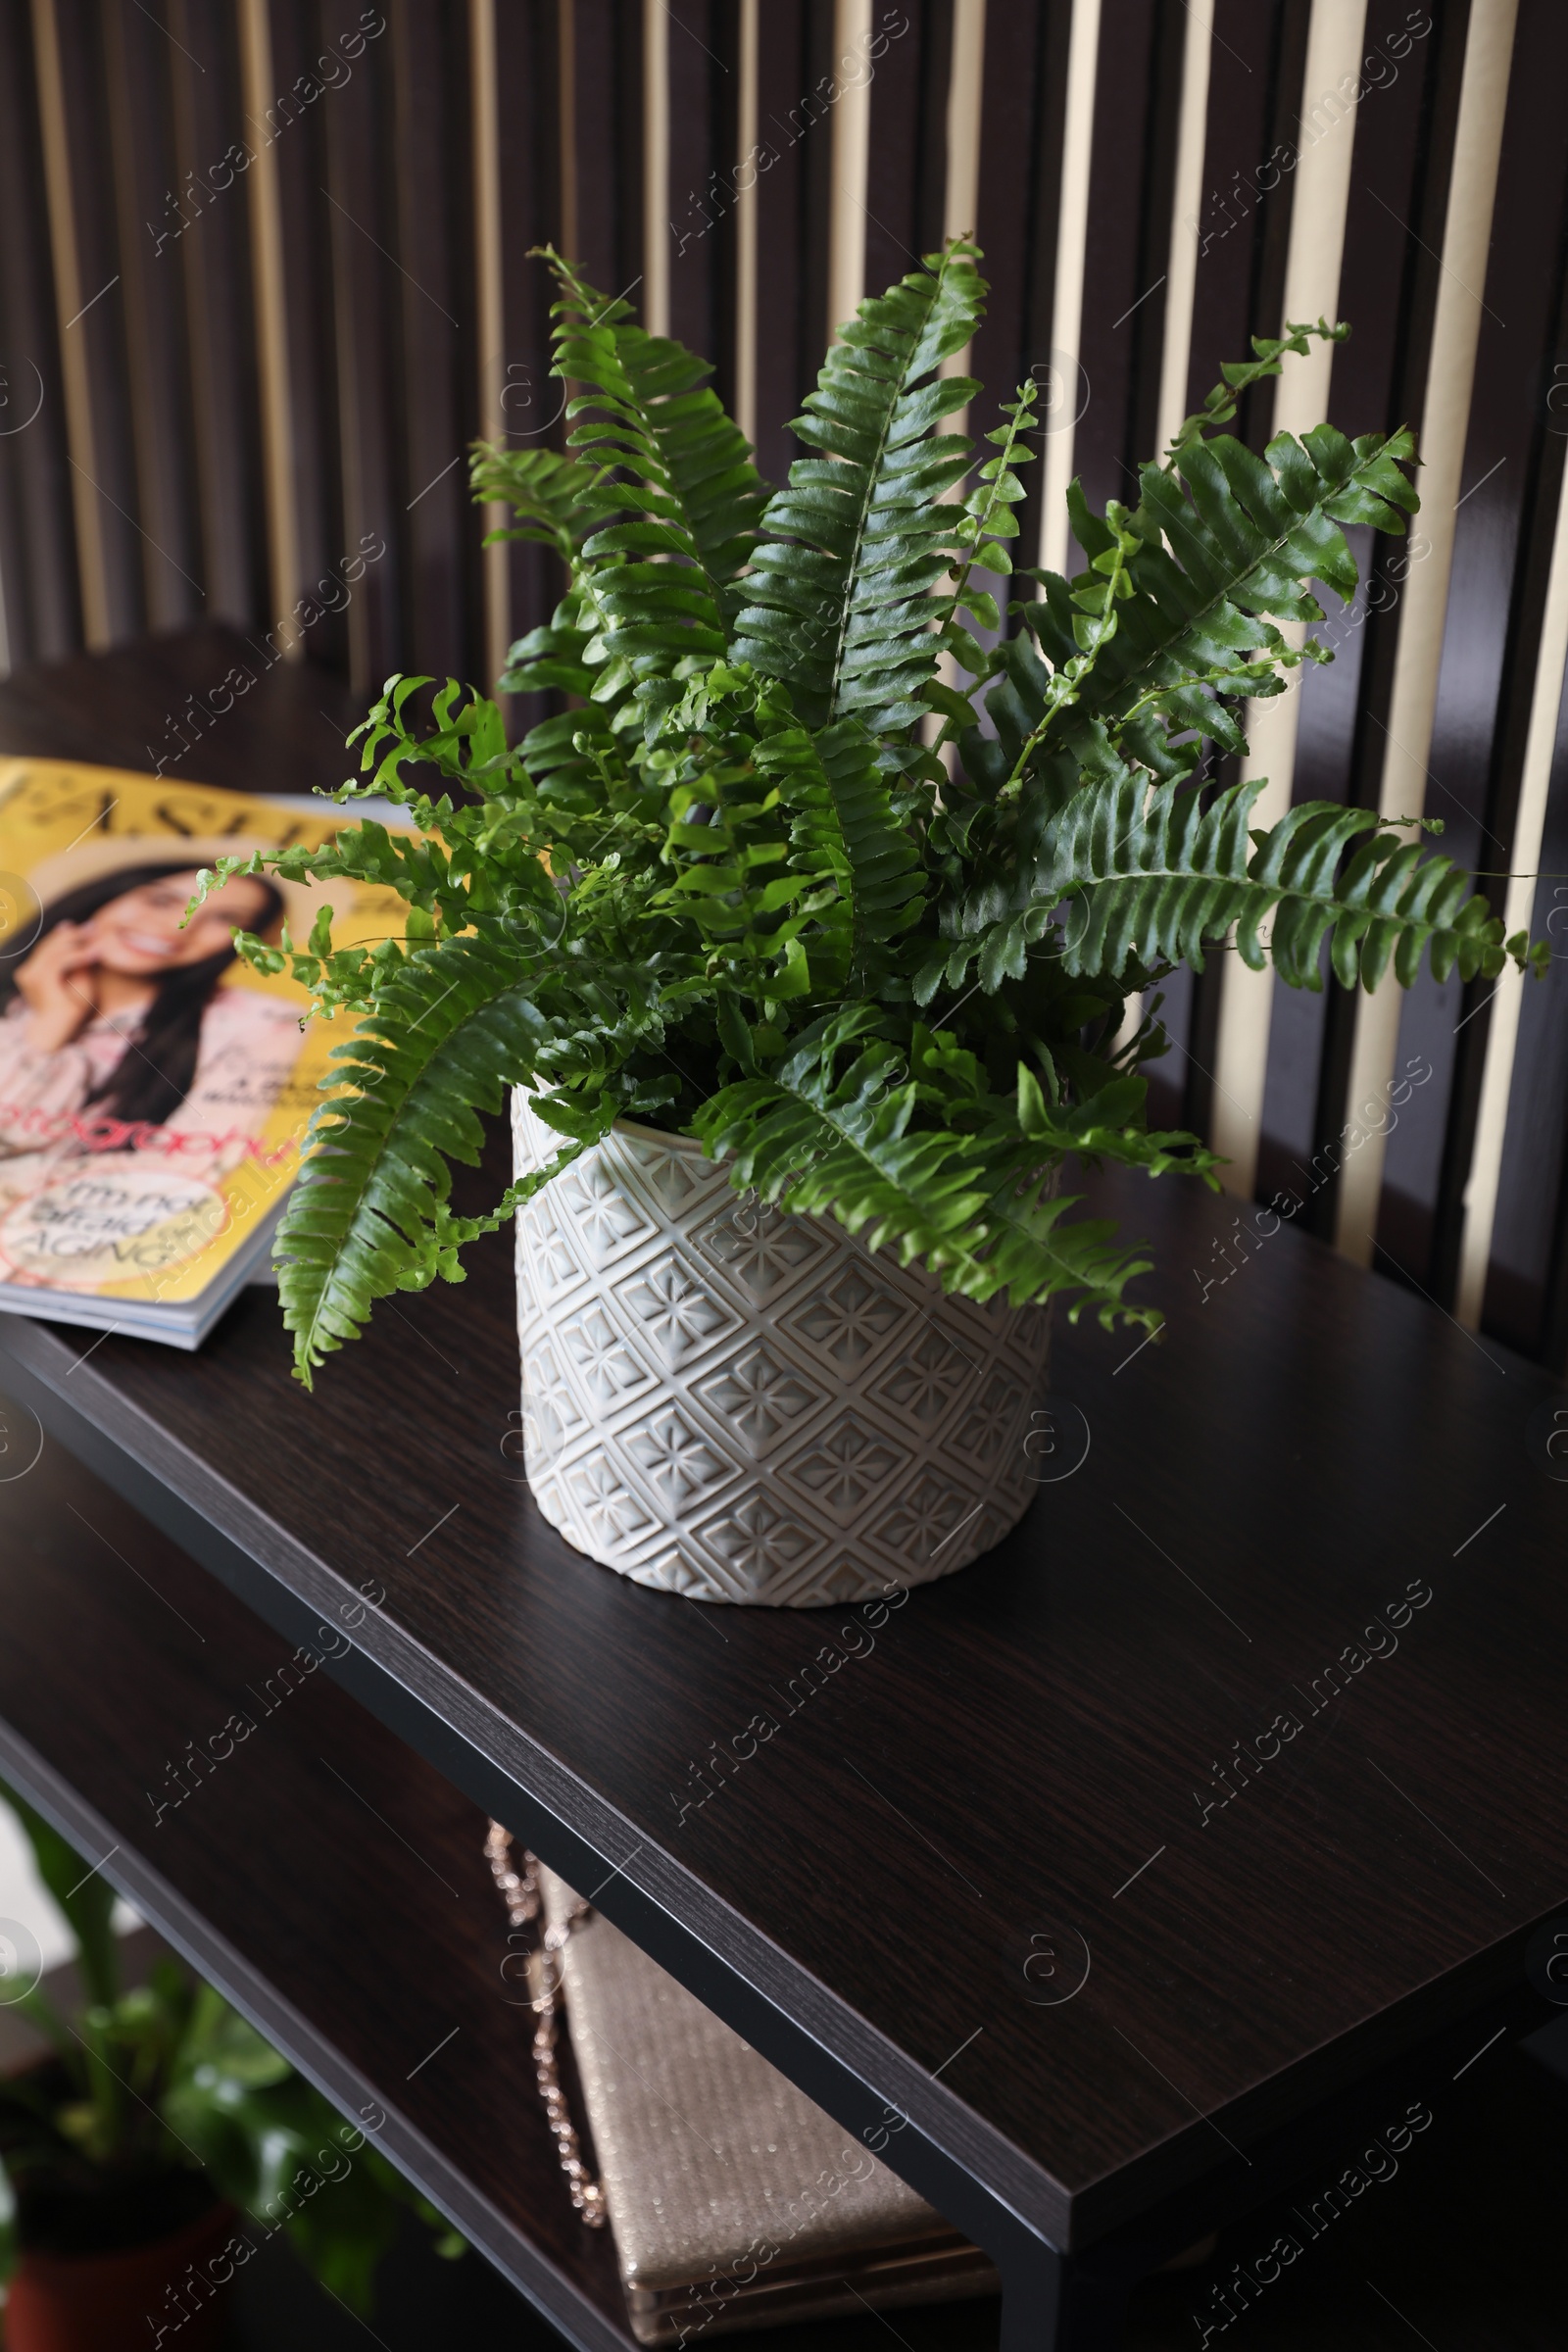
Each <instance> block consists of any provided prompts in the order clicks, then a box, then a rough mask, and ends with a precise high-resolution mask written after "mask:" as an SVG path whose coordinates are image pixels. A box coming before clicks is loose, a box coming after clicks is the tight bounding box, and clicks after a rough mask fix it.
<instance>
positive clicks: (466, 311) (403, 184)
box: [390, 0, 483, 677]
mask: <svg viewBox="0 0 1568 2352" xmlns="http://www.w3.org/2000/svg"><path fill="white" fill-rule="evenodd" d="M390 39H391V43H392V65H393V70H394V71H393V78H394V84H395V88H394V105H395V118H394V119H395V123H396V133H397V145H396V152H397V157H398V169H397V172H396V173H395V175H394V193H395V204H396V228H397V244H396V251H397V253H398V256H399V262H400V266H401V270H402V275H401V277H400V280H399V288H398V292H399V328H400V341H401V364H400V367H399V370H398V372H399V377H400V380H401V383H402V386H403V404H404V432H405V446H404V451H403V467H402V471H403V482H402V485H401V488H402V497H401V499H400V500H399V505H400V507H401V509H402V528H403V533H404V535H405V538H406V541H407V555H406V570H405V582H406V585H405V599H404V613H403V629H404V636H403V644H404V647H405V649H407V650H404V651H403V652H401V653H400V655H399V659H400V660H401V661H402V662H405V663H407V664H408V665H409V666H412V665H413V659H414V657H413V653H412V649H413V648H414V647H416V646H417V648H418V649H419V650H418V662H419V665H420V667H421V668H425V669H429V670H432V671H434V672H435V674H436V675H437V676H440V677H447V676H458V677H467V676H474V677H477V676H478V675H479V674H480V673H481V668H482V656H483V632H482V629H481V627H480V622H479V571H478V543H479V529H478V523H477V518H476V517H475V515H474V514H473V510H472V508H471V506H470V505H469V501H468V479H467V463H466V451H467V447H468V444H469V442H470V441H471V440H472V439H473V437H474V425H475V420H476V418H477V416H478V395H477V384H476V375H475V367H474V354H475V351H476V349H477V344H476V335H477V315H476V299H477V298H476V290H475V286H474V282H473V266H472V255H473V237H472V231H471V221H472V209H473V181H472V173H471V171H469V170H468V169H467V165H468V159H469V157H470V156H471V154H472V135H471V125H470V121H469V113H470V110H469V104H468V88H469V73H470V67H469V58H468V51H467V43H466V40H465V39H464V38H463V37H462V35H461V32H460V30H459V28H458V27H457V26H456V25H454V24H453V22H452V20H451V16H450V12H449V11H447V10H445V9H444V8H443V7H442V6H441V4H440V0H403V5H401V6H400V7H398V8H397V9H396V10H395V11H394V12H393V16H392V30H391V35H390Z"/></svg>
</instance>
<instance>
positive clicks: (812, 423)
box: [732, 239, 985, 737]
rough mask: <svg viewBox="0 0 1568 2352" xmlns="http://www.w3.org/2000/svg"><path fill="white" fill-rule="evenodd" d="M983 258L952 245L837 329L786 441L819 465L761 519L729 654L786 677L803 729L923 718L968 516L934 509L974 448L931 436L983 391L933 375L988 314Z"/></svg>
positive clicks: (798, 474)
mask: <svg viewBox="0 0 1568 2352" xmlns="http://www.w3.org/2000/svg"><path fill="white" fill-rule="evenodd" d="M976 258H977V249H976V248H975V247H974V246H973V245H969V244H966V243H964V242H963V241H962V240H961V239H956V240H955V241H954V242H953V243H952V244H951V245H949V246H948V248H947V249H946V251H945V252H943V253H941V254H934V255H932V256H930V257H929V259H928V260H927V262H926V265H925V267H924V268H923V269H921V270H916V271H912V272H911V273H910V274H909V275H908V276H907V277H906V278H905V279H904V280H903V282H902V283H901V284H899V285H897V286H894V287H892V288H890V290H889V291H888V293H886V294H885V295H882V296H881V297H879V298H878V299H875V300H872V301H867V302H862V303H861V305H860V308H859V311H858V315H857V317H856V318H855V319H853V320H851V322H850V323H849V324H848V325H847V326H845V327H844V329H843V330H842V334H841V339H840V340H839V342H837V343H836V344H835V345H834V347H833V349H832V350H831V351H830V352H829V354H828V356H827V359H826V361H825V363H824V365H823V368H822V372H821V374H820V375H819V376H818V378H817V386H816V390H815V391H814V392H812V393H811V394H810V395H809V398H808V400H807V403H806V414H805V416H804V417H797V418H796V420H795V423H794V426H793V428H792V429H793V430H794V432H795V433H796V435H797V436H798V438H799V439H801V440H802V441H805V442H808V443H809V445H810V446H812V447H813V448H816V449H819V450H820V451H821V452H822V453H823V454H822V456H821V457H820V458H802V459H798V460H797V461H796V463H795V464H794V465H793V466H791V467H790V483H789V488H788V489H787V490H781V491H780V492H779V493H778V495H777V496H776V497H775V498H774V499H773V500H772V502H771V504H770V505H769V506H768V508H767V511H766V513H765V514H764V515H763V516H762V531H763V534H764V536H763V539H762V541H761V544H760V546H759V547H758V548H757V550H756V553H755V556H754V558H753V564H752V569H751V572H750V573H749V575H748V578H747V582H746V589H747V595H748V599H749V602H748V603H747V605H746V607H745V609H744V610H743V611H742V613H740V615H739V617H738V619H737V621H736V624H735V631H736V634H735V643H734V647H733V649H732V651H733V655H734V658H735V659H736V660H740V661H747V662H754V663H755V664H756V666H757V667H758V668H759V669H761V670H765V671H767V672H768V674H769V675H771V676H773V677H777V678H782V679H783V680H784V682H785V683H786V684H787V685H788V687H789V689H790V692H791V694H792V695H793V697H794V701H795V708H796V710H797V711H799V713H800V715H801V717H802V718H803V719H804V720H805V721H806V723H807V725H808V726H810V727H820V726H825V725H828V724H829V723H831V722H832V721H834V720H837V719H841V718H846V717H851V716H853V717H856V718H858V719H859V720H860V721H861V723H862V724H863V725H864V726H865V727H866V728H867V729H868V731H869V732H870V733H871V734H873V735H875V736H878V737H886V736H893V735H899V734H901V733H904V732H906V731H907V730H908V729H910V728H912V727H914V726H916V725H918V723H919V721H920V719H921V718H922V717H923V716H924V714H925V708H926V706H925V703H924V701H923V700H922V689H923V688H924V687H925V686H926V684H927V683H928V682H929V680H930V679H931V678H932V677H933V675H934V674H935V668H936V657H937V646H936V642H935V639H934V636H933V633H932V621H933V617H934V606H933V592H934V591H935V589H936V588H937V585H938V583H939V582H940V580H941V578H942V575H943V572H944V571H945V569H946V568H947V565H948V561H949V556H950V552H951V549H952V547H953V544H954V538H955V533H956V526H957V524H958V522H959V519H960V515H961V512H962V511H961V509H955V508H952V507H949V506H946V505H944V504H943V503H942V499H943V494H944V492H946V491H947V490H949V489H951V487H952V486H953V484H954V483H955V482H956V481H958V480H959V479H961V477H962V475H963V473H964V471H965V470H966V468H967V466H968V463H969V450H970V444H969V443H968V442H967V441H966V440H964V439H962V438H960V437H959V436H956V435H954V434H938V433H937V432H936V429H935V428H936V426H937V425H938V424H939V423H940V422H941V420H942V418H943V417H949V416H951V415H952V414H953V413H954V411H955V410H956V409H961V408H963V407H964V406H965V405H966V404H967V402H968V401H969V400H971V399H972V398H973V396H974V394H975V393H976V392H977V391H978V390H979V389H980V387H979V385H978V384H976V383H975V382H973V380H972V379H971V378H969V377H968V376H939V375H938V374H937V373H936V370H937V368H939V367H940V365H941V363H942V362H943V360H945V359H950V358H951V357H952V356H953V354H954V353H955V352H957V351H961V350H962V349H963V347H964V345H965V344H966V343H967V342H968V341H969V339H970V337H971V335H972V334H973V332H974V329H975V326H976V324H977V323H978V321H979V319H980V318H981V316H982V296H983V295H984V292H985V283H984V280H983V279H982V278H981V277H980V275H979V273H978V271H977V270H976V269H975V266H974V265H975V260H976Z"/></svg>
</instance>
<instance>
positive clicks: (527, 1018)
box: [276, 937, 613, 1387]
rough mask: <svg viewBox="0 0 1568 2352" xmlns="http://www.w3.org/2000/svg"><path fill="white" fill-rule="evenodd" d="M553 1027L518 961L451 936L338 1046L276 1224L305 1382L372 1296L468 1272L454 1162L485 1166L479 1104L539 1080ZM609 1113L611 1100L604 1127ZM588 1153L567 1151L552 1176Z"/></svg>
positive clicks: (496, 1104) (281, 1275) (364, 1313)
mask: <svg viewBox="0 0 1568 2352" xmlns="http://www.w3.org/2000/svg"><path fill="white" fill-rule="evenodd" d="M549 1035H550V1028H549V1024H548V1023H547V1022H546V1021H545V1019H544V1018H543V1016H542V1015H541V1014H540V1012H539V1010H538V1008H537V1006H536V1005H535V1004H534V1002H533V994H532V991H531V990H530V988H529V986H528V985H527V983H526V982H521V981H519V978H518V974H517V967H516V962H515V957H514V956H510V955H508V954H507V953H506V951H505V949H504V948H503V947H500V946H498V945H496V944H494V943H492V942H488V941H483V940H480V939H477V938H473V937H467V938H463V939H457V940H451V941H448V942H445V943H443V944H442V945H441V946H440V947H439V948H437V949H435V950H434V951H432V952H431V953H430V954H428V955H426V956H421V957H420V958H419V959H418V960H417V962H411V963H409V964H406V965H404V966H403V967H402V968H401V969H400V970H399V971H398V972H396V973H395V974H392V975H390V976H389V977H388V978H387V979H386V980H385V981H384V982H383V984H382V987H381V992H380V1001H379V1004H378V1005H377V1008H376V1010H375V1012H374V1013H373V1014H372V1015H371V1016H370V1017H369V1018H368V1020H367V1021H366V1022H365V1023H364V1024H363V1025H362V1027H361V1028H360V1030H359V1032H358V1034H357V1035H356V1036H355V1038H354V1039H353V1041H352V1042H351V1043H350V1044H348V1045H345V1046H340V1047H338V1048H337V1049H336V1050H335V1052H334V1054H333V1056H332V1059H333V1070H332V1075H331V1077H330V1079H329V1080H327V1081H326V1082H325V1083H327V1084H329V1085H331V1086H333V1087H334V1088H345V1087H346V1088H348V1089H349V1090H351V1091H349V1092H346V1093H343V1092H336V1093H334V1094H333V1095H332V1097H331V1099H330V1100H329V1101H328V1102H327V1103H324V1104H323V1105H322V1107H321V1109H320V1110H319V1111H318V1113H317V1114H316V1117H315V1119H314V1120H313V1121H312V1125H311V1131H310V1135H309V1137H308V1139H307V1142H308V1147H309V1149H310V1156H309V1158H308V1159H307V1161H306V1164H305V1166H304V1167H303V1169H302V1170H301V1173H300V1176H299V1179H298V1181H297V1182H296V1185H295V1188H294V1192H293V1195H292V1197H291V1199H290V1201H289V1204H288V1208H287V1210H286V1211H285V1213H284V1216H283V1219H282V1222H281V1224H280V1225H279V1227H278V1233H277V1243H276V1254H277V1261H278V1292H279V1296H280V1298H281V1299H282V1303H283V1320H284V1322H285V1324H286V1325H287V1327H288V1329H289V1330H290V1331H291V1332H292V1333H293V1334H294V1352H295V1368H296V1370H297V1371H298V1372H299V1374H300V1377H301V1378H302V1379H303V1380H304V1382H305V1384H306V1386H307V1387H309V1386H310V1384H311V1376H312V1373H313V1371H314V1370H315V1368H316V1367H317V1366H318V1365H319V1363H320V1362H321V1360H322V1358H323V1356H324V1355H325V1354H326V1353H327V1352H328V1351H329V1350H331V1349H333V1348H339V1347H341V1346H342V1344H343V1342H344V1341H345V1340H350V1339H355V1338H357V1337H358V1335H359V1332H360V1329H361V1327H362V1325H363V1324H364V1323H365V1322H366V1320H367V1319H368V1315H369V1312H370V1305H371V1301H372V1300H373V1299H384V1298H386V1297H387V1296H388V1294H389V1293H391V1292H393V1291H396V1290H423V1289H424V1288H425V1287H426V1286H427V1285H428V1284H429V1283H430V1282H432V1281H433V1280H434V1278H435V1276H436V1275H437V1274H438V1273H439V1274H443V1275H445V1276H446V1278H447V1279H448V1280H449V1281H459V1280H461V1279H462V1273H461V1269H460V1267H459V1266H458V1263H457V1259H456V1256H455V1254H454V1253H453V1250H452V1248H451V1247H450V1246H449V1244H448V1242H447V1240H446V1238H445V1237H444V1235H443V1233H442V1219H443V1212H444V1210H445V1207H446V1202H447V1199H448V1196H449V1194H450V1191H451V1182H452V1179H451V1174H450V1170H449V1166H448V1163H449V1161H451V1160H461V1161H464V1162H466V1164H467V1165H469V1166H477V1164H478V1160H479V1153H480V1147H481V1145H482V1142H483V1129H482V1128H481V1126H480V1124H479V1118H478V1113H479V1112H480V1111H481V1110H485V1111H491V1112H495V1111H499V1110H500V1108H501V1106H502V1103H503V1102H504V1100H505V1094H506V1089H507V1088H508V1087H509V1086H512V1085H516V1084H520V1083H524V1082H526V1081H528V1080H529V1079H531V1078H532V1077H533V1076H534V1075H535V1072H536V1070H537V1067H538V1055H539V1051H540V1048H541V1046H542V1045H543V1044H545V1043H546V1042H547V1040H548V1038H549ZM611 1110H613V1104H612V1105H607V1111H606V1116H605V1120H604V1124H605V1126H606V1127H608V1125H609V1122H610V1112H611ZM582 1149H583V1144H582V1142H581V1141H576V1142H572V1143H569V1144H568V1145H567V1146H566V1147H565V1148H564V1152H563V1153H561V1154H559V1155H558V1158H557V1161H556V1162H555V1163H553V1165H552V1167H551V1168H550V1169H549V1170H548V1171H546V1173H545V1174H544V1175H543V1176H541V1178H540V1182H547V1181H548V1179H549V1176H550V1175H552V1174H554V1173H555V1172H556V1170H557V1167H564V1166H566V1165H567V1163H568V1160H569V1159H571V1158H574V1157H575V1156H576V1154H577V1152H579V1151H581V1150H582Z"/></svg>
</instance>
